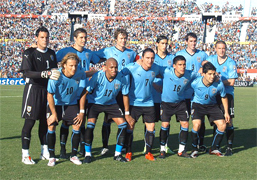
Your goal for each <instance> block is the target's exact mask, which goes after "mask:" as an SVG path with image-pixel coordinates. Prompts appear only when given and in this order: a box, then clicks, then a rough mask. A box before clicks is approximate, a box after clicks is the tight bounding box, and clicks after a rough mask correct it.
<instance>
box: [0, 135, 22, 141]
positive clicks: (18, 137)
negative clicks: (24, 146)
mask: <svg viewBox="0 0 257 180" xmlns="http://www.w3.org/2000/svg"><path fill="white" fill-rule="evenodd" d="M20 138H21V136H13V137H4V138H0V141H1V140H9V139H20Z"/></svg>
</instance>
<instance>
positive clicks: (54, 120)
mask: <svg viewBox="0 0 257 180" xmlns="http://www.w3.org/2000/svg"><path fill="white" fill-rule="evenodd" d="M55 122H57V123H58V119H57V116H55V115H51V116H50V117H49V118H48V119H47V125H48V126H51V125H53V124H54V123H55Z"/></svg>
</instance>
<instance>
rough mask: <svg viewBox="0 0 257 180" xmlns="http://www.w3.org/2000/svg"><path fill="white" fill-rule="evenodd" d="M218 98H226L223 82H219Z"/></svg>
mask: <svg viewBox="0 0 257 180" xmlns="http://www.w3.org/2000/svg"><path fill="white" fill-rule="evenodd" d="M220 96H221V97H223V98H224V97H225V96H226V89H225V86H224V84H223V82H220Z"/></svg>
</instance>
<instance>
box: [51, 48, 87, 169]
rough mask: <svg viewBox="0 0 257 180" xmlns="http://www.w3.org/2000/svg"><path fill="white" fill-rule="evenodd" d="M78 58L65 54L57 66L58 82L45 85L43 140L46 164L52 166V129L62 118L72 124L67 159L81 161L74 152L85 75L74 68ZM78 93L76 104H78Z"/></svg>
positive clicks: (75, 162) (80, 119)
mask: <svg viewBox="0 0 257 180" xmlns="http://www.w3.org/2000/svg"><path fill="white" fill-rule="evenodd" d="M79 61H80V60H79V57H78V56H77V55H76V54H74V53H68V54H66V55H65V56H64V58H63V60H62V61H61V68H60V69H59V71H60V73H61V76H60V78H59V79H58V81H55V80H50V81H49V82H48V87H47V91H48V93H47V100H48V106H49V109H48V111H47V117H48V119H47V124H48V133H47V142H48V150H49V153H50V158H49V162H48V164H47V165H48V166H54V165H55V162H56V158H55V142H56V135H55V129H56V126H57V125H58V122H59V121H61V120H63V121H65V123H66V124H67V125H72V136H71V144H72V152H71V157H70V161H71V162H72V163H74V164H76V165H81V164H82V162H81V161H80V160H79V159H78V157H77V156H76V155H77V151H78V146H79V141H80V126H81V124H82V121H83V118H84V113H85V110H84V109H85V107H84V106H85V101H86V95H85V91H84V89H85V88H86V74H85V72H84V71H83V70H81V69H78V63H79ZM78 96H79V97H80V98H79V104H78Z"/></svg>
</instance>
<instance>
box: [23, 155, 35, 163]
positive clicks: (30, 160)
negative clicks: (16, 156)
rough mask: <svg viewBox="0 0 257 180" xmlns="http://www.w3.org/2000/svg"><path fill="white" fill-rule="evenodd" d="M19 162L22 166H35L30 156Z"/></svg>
mask: <svg viewBox="0 0 257 180" xmlns="http://www.w3.org/2000/svg"><path fill="white" fill-rule="evenodd" d="M21 162H23V163H24V164H27V165H32V164H36V163H35V161H33V159H32V158H31V157H30V156H25V157H23V158H22V160H21Z"/></svg>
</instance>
